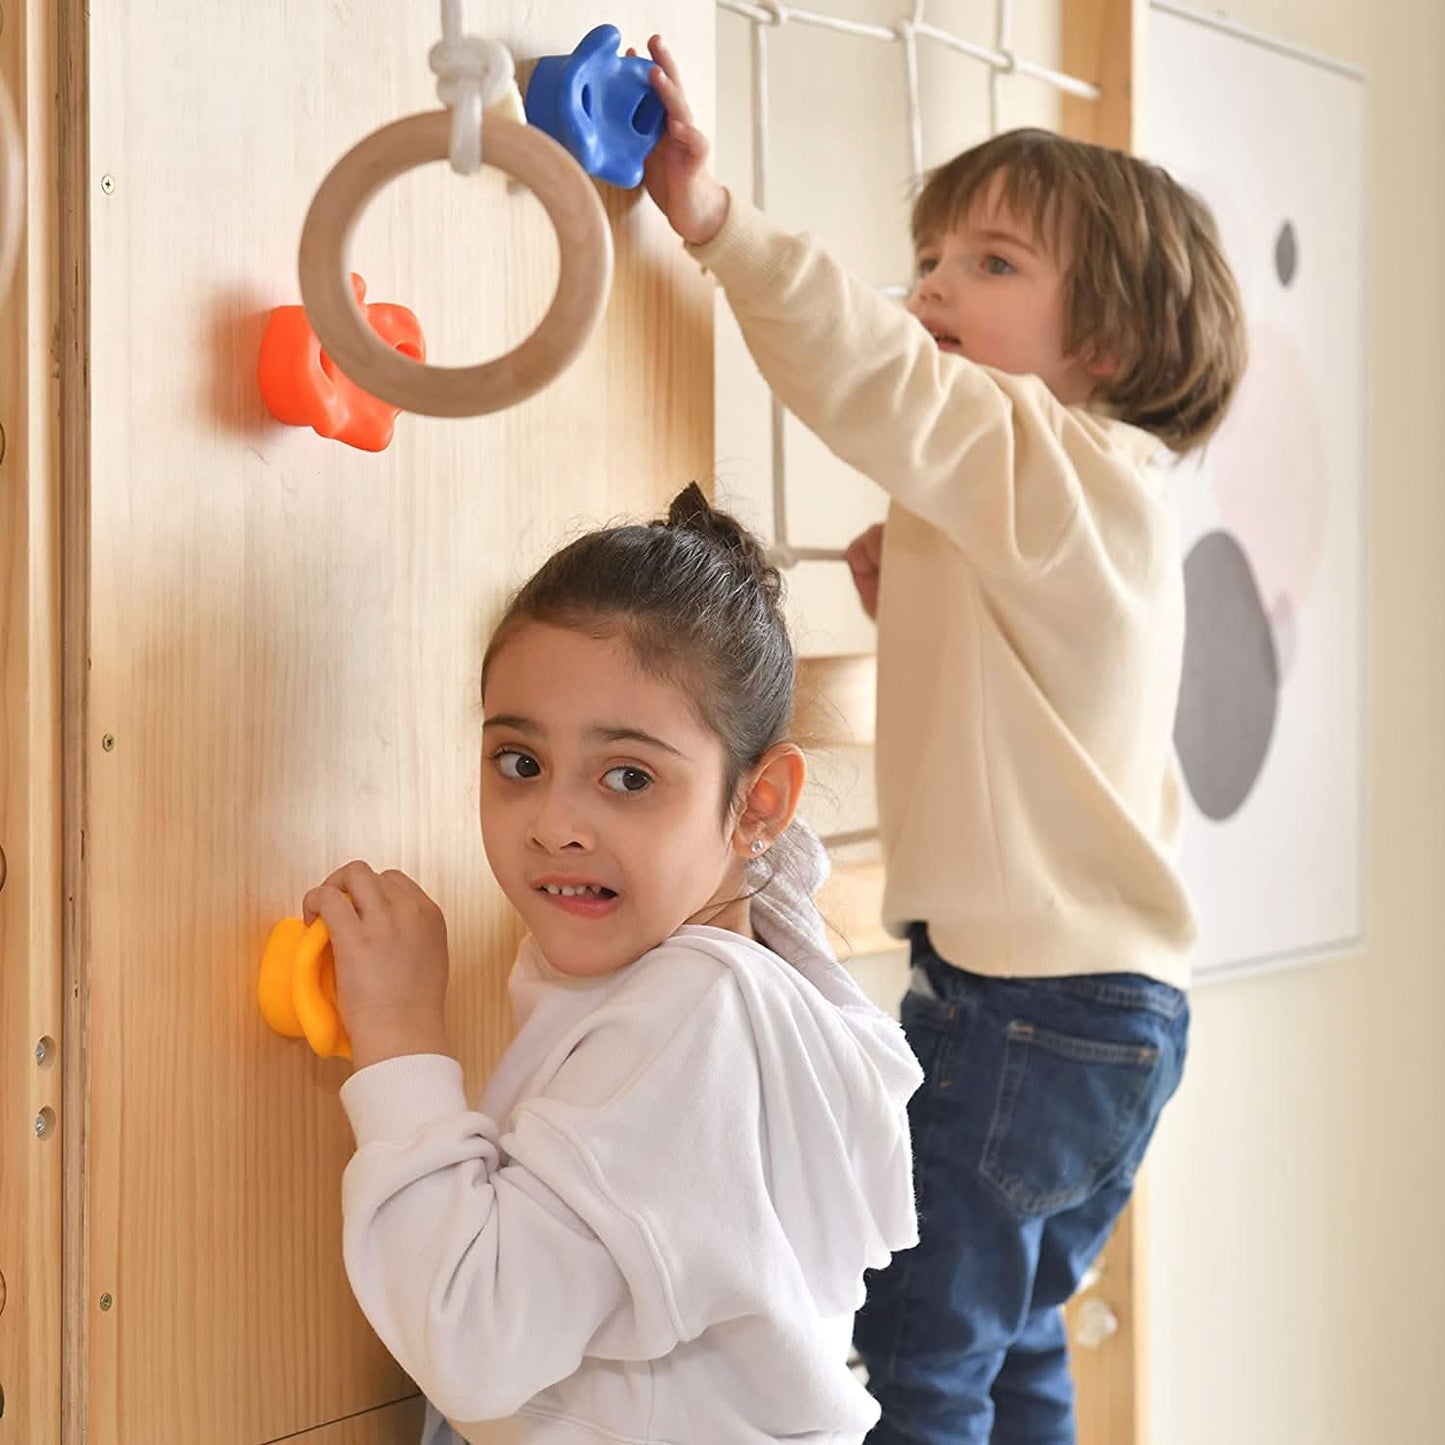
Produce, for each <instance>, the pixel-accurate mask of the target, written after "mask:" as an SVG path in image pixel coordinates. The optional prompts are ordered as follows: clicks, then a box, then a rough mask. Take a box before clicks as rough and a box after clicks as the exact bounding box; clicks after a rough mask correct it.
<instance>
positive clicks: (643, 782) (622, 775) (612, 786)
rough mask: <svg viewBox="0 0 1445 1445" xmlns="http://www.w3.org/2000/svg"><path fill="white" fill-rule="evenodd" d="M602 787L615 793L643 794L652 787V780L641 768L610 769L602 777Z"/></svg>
mask: <svg viewBox="0 0 1445 1445" xmlns="http://www.w3.org/2000/svg"><path fill="white" fill-rule="evenodd" d="M602 786H603V787H604V788H607V789H609V790H610V791H611V792H614V793H641V792H643V791H644V790H645V789H647V788H650V787H651V786H652V778H651V777H650V776H649V775H648V774H647V773H644V772H643V771H642V769H641V768H633V767H628V766H626V765H625V764H624V765H623V766H622V767H620V768H608V770H607V771H606V772H605V773H603V775H602Z"/></svg>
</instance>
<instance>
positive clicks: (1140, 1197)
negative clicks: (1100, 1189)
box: [1059, 0, 1149, 1445]
mask: <svg viewBox="0 0 1445 1445" xmlns="http://www.w3.org/2000/svg"><path fill="white" fill-rule="evenodd" d="M1059 8H1060V12H1061V14H1060V20H1061V25H1062V30H1061V36H1060V57H1059V60H1060V65H1061V67H1062V69H1063V70H1064V71H1066V72H1067V73H1068V74H1070V75H1076V76H1078V77H1079V78H1080V79H1082V80H1089V81H1092V82H1093V83H1094V84H1095V85H1097V86H1098V87H1099V89H1100V90H1101V91H1102V92H1103V94H1102V96H1101V98H1100V99H1099V100H1097V101H1095V100H1080V99H1077V98H1075V97H1073V96H1067V95H1066V96H1064V97H1063V104H1062V109H1061V111H1060V129H1061V130H1062V131H1063V133H1064V134H1065V135H1068V136H1072V137H1073V138H1075V139H1076V140H1085V141H1092V142H1093V143H1094V144H1096V145H1106V146H1112V147H1114V148H1115V149H1117V150H1124V151H1130V152H1133V151H1137V150H1138V149H1139V147H1140V144H1141V141H1142V137H1143V82H1144V63H1143V58H1144V45H1145V26H1146V25H1147V23H1148V16H1149V7H1148V3H1147V0H1063V3H1062V4H1061V5H1060V7H1059ZM1144 1210H1145V1195H1144V1188H1143V1176H1142V1175H1141V1176H1140V1180H1139V1184H1138V1186H1137V1187H1136V1189H1135V1193H1134V1199H1133V1202H1132V1203H1131V1204H1130V1205H1129V1207H1128V1208H1127V1209H1126V1210H1125V1211H1124V1213H1123V1215H1122V1216H1121V1217H1120V1219H1119V1222H1118V1224H1117V1226H1116V1227H1115V1229H1114V1233H1113V1235H1112V1237H1111V1238H1110V1240H1109V1242H1108V1244H1107V1245H1106V1246H1105V1248H1104V1253H1103V1255H1102V1256H1101V1258H1100V1269H1099V1273H1098V1277H1097V1281H1096V1282H1095V1283H1094V1284H1092V1285H1090V1286H1089V1287H1088V1288H1086V1289H1084V1290H1082V1291H1081V1292H1080V1294H1079V1296H1078V1297H1077V1298H1076V1299H1075V1300H1074V1301H1073V1302H1072V1303H1071V1305H1070V1306H1069V1309H1068V1311H1067V1316H1068V1322H1069V1339H1070V1354H1071V1356H1072V1360H1073V1370H1074V1382H1075V1386H1076V1389H1077V1392H1078V1417H1079V1445H1147V1441H1148V1430H1149V1418H1148V1395H1147V1390H1148V1378H1149V1370H1148V1343H1149V1341H1148V1317H1147V1314H1146V1305H1147V1299H1148V1293H1147V1271H1146V1267H1145V1266H1146V1260H1145V1248H1146V1240H1145V1229H1144V1222H1145V1215H1144ZM1110 1331H1112V1332H1110Z"/></svg>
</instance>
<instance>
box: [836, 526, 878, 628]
mask: <svg viewBox="0 0 1445 1445" xmlns="http://www.w3.org/2000/svg"><path fill="white" fill-rule="evenodd" d="M843 555H844V556H845V557H846V558H847V559H848V570H849V571H850V572H852V574H853V585H854V586H855V587H856V588H857V589H858V600H859V601H860V602H861V603H862V604H863V610H864V611H865V612H866V613H867V614H868V615H869V617H872V618H874V619H875V620H876V619H877V617H878V579H879V578H880V577H881V576H882V573H883V523H882V522H875V523H874V524H873V526H871V527H869V529H868V530H867V531H866V532H864V533H862V534H861V535H860V536H857V537H854V538H853V540H852V541H851V542H849V543H848V550H847V551H846V552H845V553H844V554H843Z"/></svg>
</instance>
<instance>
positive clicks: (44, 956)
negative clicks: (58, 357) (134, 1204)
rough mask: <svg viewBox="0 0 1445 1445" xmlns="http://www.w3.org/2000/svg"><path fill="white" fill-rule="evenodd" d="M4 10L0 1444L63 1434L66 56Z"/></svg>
mask: <svg viewBox="0 0 1445 1445" xmlns="http://www.w3.org/2000/svg"><path fill="white" fill-rule="evenodd" d="M3 18H4V24H3V26H0V80H3V83H4V86H5V89H6V90H7V91H8V93H9V95H10V97H11V100H12V102H13V106H14V110H15V117H16V123H17V130H18V132H19V134H20V144H21V147H22V149H23V151H24V154H25V167H24V169H23V173H22V171H20V170H15V171H12V172H11V174H10V175H9V176H8V179H7V185H6V193H7V199H9V200H13V201H16V202H20V203H21V204H22V207H23V215H24V221H23V224H22V225H20V227H19V228H18V235H17V236H16V240H15V245H16V253H15V254H16V262H17V264H16V269H15V272H14V274H13V276H12V278H11V282H10V286H9V288H8V290H6V291H4V292H3V294H0V848H3V850H4V881H3V886H0V960H3V964H0V1100H3V1102H4V1114H5V1127H4V1128H3V1130H0V1391H3V1410H4V1413H3V1420H0V1438H4V1439H14V1440H23V1441H25V1442H26V1445H57V1442H58V1441H59V1439H60V1401H61V1351H60V1328H61V1238H62V1233H61V1214H60V1211H61V1179H62V1164H63V1147H64V1146H63V1137H64V1129H65V1123H66V1121H65V1112H64V1091H63V1088H62V1080H63V1077H64V1074H63V1068H62V1065H61V1062H60V1059H61V1053H60V1049H61V1045H62V1042H63V1039H64V1029H63V1028H62V1026H61V1020H62V985H61V978H62V967H63V965H62V915H61V837H62V825H61V753H60V718H61V683H60V666H61V648H60V626H61V621H60V556H59V547H60V502H59V497H60V487H59V482H58V471H59V465H60V462H59V427H58V416H59V410H60V398H59V394H58V391H59V388H58V385H57V382H56V367H55V351H54V348H55V326H56V320H57V315H58V310H59V306H60V300H59V295H60V270H59V264H58V238H57V230H58V221H59V218H58V215H57V212H56V204H55V194H54V191H53V189H52V187H51V186H50V185H49V184H48V183H49V181H50V180H51V179H52V178H53V177H54V175H55V167H56V154H57V147H58V136H57V110H56V107H55V100H54V98H55V91H56V85H57V64H58V61H57V55H56V45H55V40H56V35H55V30H54V27H53V17H52V15H51V12H50V6H49V3H48V0H15V3H12V4H10V5H8V6H6V8H5V14H4V17H3ZM8 159H9V157H7V161H8ZM42 1040H44V1041H45V1048H44V1049H43V1051H42V1052H40V1053H37V1047H38V1046H39V1045H40V1044H41V1041H42ZM37 1120H40V1121H42V1131H43V1137H40V1135H38V1134H37V1130H36V1121H37Z"/></svg>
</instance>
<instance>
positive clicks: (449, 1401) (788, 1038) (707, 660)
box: [304, 485, 920, 1445]
mask: <svg viewBox="0 0 1445 1445" xmlns="http://www.w3.org/2000/svg"><path fill="white" fill-rule="evenodd" d="M780 594H781V581H780V578H779V576H778V573H777V572H776V570H775V569H773V568H772V567H770V566H768V565H767V564H766V562H765V560H764V558H763V554H762V551H761V549H760V547H759V545H758V543H757V542H756V541H755V540H754V539H753V538H752V537H750V536H749V535H748V534H747V533H746V532H744V531H743V530H742V529H741V528H740V527H739V526H738V525H737V524H736V523H735V522H734V521H733V520H732V519H731V518H729V517H727V516H725V515H723V514H722V513H719V512H716V511H714V510H712V508H710V507H709V505H708V503H707V502H706V500H705V499H704V497H703V495H702V493H701V491H699V489H698V488H697V487H696V485H693V486H689V487H688V488H687V490H686V491H685V492H683V493H682V494H681V496H679V497H678V498H677V499H676V500H675V501H674V503H673V505H672V508H671V511H670V514H669V517H668V519H667V521H666V522H665V523H654V524H652V525H651V526H625V527H615V528H611V529H608V530H605V531H600V532H594V533H591V534H589V535H587V536H584V537H582V538H581V539H579V540H578V541H576V542H574V543H572V544H571V545H570V546H568V547H566V548H564V549H563V550H562V551H560V552H558V553H557V554H556V555H555V556H553V557H552V558H551V559H550V560H549V561H548V562H547V563H546V564H545V565H544V566H543V567H542V568H541V570H540V571H539V572H538V573H537V574H536V575H535V576H534V577H533V578H532V579H531V580H530V581H529V582H528V583H527V584H526V585H525V586H524V587H523V588H522V589H521V591H520V592H519V593H518V594H517V595H516V597H515V598H514V599H513V601H512V603H511V606H510V607H509V609H508V611H507V613H506V615H505V616H504V618H503V619H502V622H501V624H500V625H499V626H498V628H497V630H496V633H495V634H494V635H493V637H492V640H491V644H490V646H489V647H488V649H487V654H486V657H485V660H484V662H483V665H482V704H483V711H484V714H485V721H484V725H483V729H482V784H481V816H482V838H483V842H484V844H485V847H486V853H487V859H488V861H489V863H490V864H491V867H492V869H493V871H494V872H495V874H496V876H497V878H498V880H499V882H500V883H501V885H502V887H503V889H504V890H505V892H506V894H507V896H508V897H509V898H510V899H511V901H512V903H513V905H514V906H515V907H516V908H517V910H518V911H519V912H520V913H521V915H522V917H523V918H524V920H525V921H526V923H527V925H528V928H529V929H530V935H529V937H527V938H526V939H525V940H524V941H523V943H522V946H521V950H520V952H519V953H518V956H517V960H516V963H515V965H514V967H513V971H512V977H511V995H512V1005H513V1010H514V1014H515V1019H516V1024H517V1035H516V1038H515V1039H514V1041H513V1043H512V1045H511V1047H510V1048H509V1049H508V1050H507V1052H506V1054H505V1056H504V1057H503V1059H502V1061H501V1063H500V1065H499V1067H498V1069H497V1071H496V1073H495V1074H494V1076H493V1077H492V1079H491V1082H490V1084H489V1085H488V1087H487V1090H486V1092H485V1094H484V1096H483V1098H482V1100H481V1104H480V1107H479V1108H476V1109H473V1108H471V1107H469V1106H468V1104H467V1101H466V1098H465V1097H464V1095H463V1092H462V1071H461V1066H460V1065H459V1064H458V1063H457V1061H456V1060H455V1059H454V1058H451V1057H449V1056H448V1054H447V1048H446V1037H445V1028H444V1023H443V1006H444V1000H445V993H446V980H447V943H446V925H445V923H444V921H443V919H442V916H441V913H440V911H439V910H438V909H437V907H436V905H435V904H433V903H432V902H431V900H430V899H429V898H427V896H426V895H425V894H424V893H423V892H422V890H421V889H420V888H419V887H418V886H417V885H416V884H415V883H413V882H412V881H411V880H410V879H409V878H406V877H405V876H404V875H402V874H400V873H395V872H388V873H383V874H381V875H377V874H375V873H373V872H372V871H371V869H370V868H368V867H367V866H366V865H365V864H364V863H351V864H348V865H347V866H346V867H345V868H342V869H341V870H339V871H338V872H337V873H334V874H333V875H332V876H331V877H330V878H328V879H327V880H326V882H325V883H323V884H322V885H321V886H320V887H318V888H315V889H313V890H312V891H311V892H310V893H308V894H307V896H306V900H305V905H304V907H305V912H306V915H307V917H308V919H310V918H312V917H315V916H316V915H318V914H319V915H320V916H321V917H322V918H324V919H325V920H326V923H327V926H328V928H329V929H330V931H331V937H332V946H333V950H334V952H335V956H336V967H337V983H338V1003H339V1006H340V1009H341V1013H342V1015H343V1018H344V1020H345V1023H346V1027H347V1031H348V1032H349V1034H350V1036H351V1042H352V1054H353V1063H354V1067H355V1072H354V1073H353V1074H352V1076H351V1078H350V1079H349V1080H348V1081H347V1082H346V1084H345V1085H344V1086H343V1088H342V1092H341V1098H342V1103H343V1104H344V1106H345V1108H346V1111H347V1115H348V1117H349V1118H350V1121H351V1124H352V1128H353V1129H354V1131H355V1134H356V1145H357V1148H356V1154H355V1156H354V1158H353V1159H352V1161H351V1163H350V1165H349V1166H348V1167H347V1170H346V1175H345V1179H344V1181H343V1207H344V1215H345V1226H344V1248H345V1257H346V1268H347V1273H348V1276H349V1278H350V1281H351V1286H352V1289H353V1290H354V1291H355V1294H356V1297H357V1299H358V1301H359V1302H360V1304H361V1307H362V1309H363V1310H364V1311H365V1312H366V1315H367V1318H368V1319H369V1320H370V1321H371V1324H372V1326H373V1327H374V1328H375V1330H376V1332H377V1334H378V1335H379V1336H380V1337H381V1339H382V1340H383V1341H384V1342H385V1344H386V1345H387V1347H388V1349H390V1350H391V1352H392V1354H393V1355H395V1356H396V1358H397V1360H398V1361H399V1362H400V1363H401V1365H402V1366H403V1367H404V1368H405V1369H406V1370H407V1371H408V1372H409V1373H410V1374H411V1375H412V1377H413V1378H414V1379H415V1380H416V1381H417V1383H418V1384H419V1385H420V1386H421V1388H422V1390H423V1391H424V1392H425V1393H426V1395H427V1397H428V1398H429V1399H430V1400H431V1401H432V1402H433V1403H434V1405H435V1406H436V1408H437V1410H439V1411H440V1413H441V1415H444V1416H445V1417H446V1418H447V1419H448V1420H450V1421H451V1423H452V1426H453V1427H454V1428H455V1429H456V1430H457V1431H459V1432H460V1433H461V1435H462V1436H464V1437H465V1438H466V1439H467V1440H470V1441H477V1442H480V1441H501V1440H506V1441H508V1442H526V1445H572V1442H583V1441H588V1442H595V1441H602V1440H605V1441H610V1442H618V1441H626V1442H659V1445H662V1442H667V1445H729V1442H734V1441H736V1442H763V1441H771V1440H778V1439H788V1440H795V1441H808V1442H815V1445H822V1442H842V1441H859V1440H861V1439H862V1438H863V1436H864V1434H865V1432H866V1431H867V1429H868V1428H869V1426H870V1425H871V1424H872V1423H873V1422H874V1420H875V1419H876V1418H877V1415H878V1409H877V1406H876V1405H875V1404H874V1403H873V1401H872V1400H871V1398H870V1397H869V1395H868V1394H867V1392H866V1391H865V1390H864V1389H863V1387H862V1386H861V1385H859V1384H858V1383H857V1381H856V1380H855V1379H854V1377H853V1376H852V1374H851V1373H850V1372H849V1370H848V1369H847V1366H846V1364H845V1355H846V1351H847V1345H848V1338H849V1333H850V1329H851V1323H852V1316H853V1312H854V1310H855V1309H857V1307H858V1305H859V1304H860V1302H861V1300H862V1298H863V1271H864V1270H865V1269H866V1268H876V1267H879V1266H881V1265H883V1264H886V1263H887V1261H888V1258H889V1255H890V1252H891V1251H893V1250H897V1249H904V1248H907V1247H909V1246H910V1245H912V1244H913V1243H914V1241H915V1239H916V1230H915V1218H914V1209H913V1194H912V1183H911V1157H910V1150H909V1138H908V1125H907V1114H906V1104H907V1101H908V1098H909V1096H910V1095H911V1094H912V1093H913V1091H914V1089H915V1088H916V1087H917V1085H918V1083H919V1082H920V1073H919V1069H918V1065H917V1063H916V1062H915V1060H914V1058H913V1056H912V1054H911V1053H910V1051H909V1049H908V1047H907V1045H906V1044H905V1043H904V1041H903V1038H902V1035H901V1033H900V1031H899V1029H898V1028H897V1026H896V1025H895V1024H894V1023H893V1022H892V1021H891V1020H890V1019H888V1018H887V1017H886V1016H885V1015H884V1014H882V1013H881V1012H879V1011H878V1010H877V1009H875V1008H874V1007H873V1006H872V1005H871V1004H869V1003H868V1002H867V1000H866V999H865V998H864V997H863V995H862V993H861V992H860V991H859V990H858V988H857V987H856V986H855V985H854V984H853V982H852V981H851V980H850V978H849V977H848V975H847V974H846V973H845V972H844V971H843V969H842V968H841V967H840V966H839V965H838V963H837V962H836V961H835V960H834V959H833V957H832V956H831V954H830V952H829V950H828V947H827V943H826V938H825V935H824V931H823V928H822V924H821V921H820V919H819V917H818V914H817V911H816V909H815V908H814V906H813V904H812V894H813V892H814V891H815V890H816V888H817V886H818V884H819V883H820V882H821V881H822V877H823V873H824V860H823V857H822V851H821V849H820V847H819V845H818V843H817V840H816V838H814V837H813V835H812V834H811V833H810V832H808V831H807V830H806V828H805V827H804V826H803V825H802V824H801V823H797V822H793V814H794V810H795V808H796V806H797V802H798V795H799V791H800V789H801V786H802V782H803V761H802V756H801V754H800V753H799V751H798V749H797V748H796V747H795V746H793V745H792V744H791V743H789V742H788V741H786V738H785V733H786V729H787V726H788V721H789V717H790V715H791V712H792V703H793V656H792V649H791V646H790V644H789V641H788V636H787V629H786V627H785V625H784V622H783V617H782V612H781V605H780V603H781V595H780ZM430 1419H431V1431H433V1432H435V1438H444V1437H445V1436H446V1434H447V1430H446V1426H445V1425H444V1424H442V1423H441V1420H440V1418H439V1417H438V1416H436V1415H433V1416H432V1417H430ZM499 1420H505V1421H506V1423H505V1424H503V1425H493V1426H488V1425H487V1424H485V1423H484V1422H487V1421H499Z"/></svg>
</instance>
